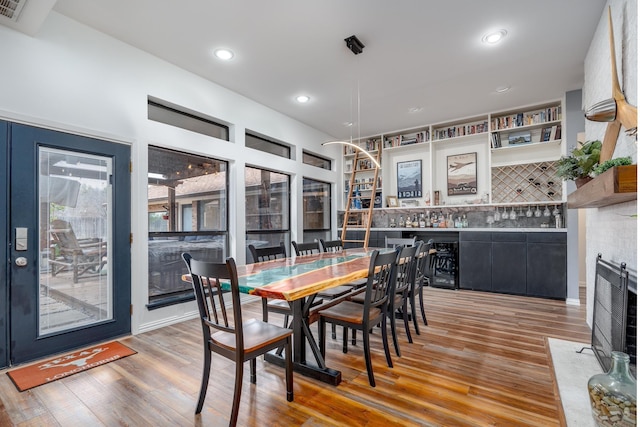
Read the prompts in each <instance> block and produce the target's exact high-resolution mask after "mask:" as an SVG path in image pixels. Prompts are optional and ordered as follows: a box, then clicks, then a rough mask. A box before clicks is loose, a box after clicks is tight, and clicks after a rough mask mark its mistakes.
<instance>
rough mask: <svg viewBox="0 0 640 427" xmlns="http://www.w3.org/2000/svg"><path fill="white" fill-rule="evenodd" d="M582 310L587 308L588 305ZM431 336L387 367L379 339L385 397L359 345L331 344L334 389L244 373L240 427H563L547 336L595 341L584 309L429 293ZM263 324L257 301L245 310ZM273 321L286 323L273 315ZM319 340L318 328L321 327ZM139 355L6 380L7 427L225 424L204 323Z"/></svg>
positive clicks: (2, 383) (223, 374) (2, 378)
mask: <svg viewBox="0 0 640 427" xmlns="http://www.w3.org/2000/svg"><path fill="white" fill-rule="evenodd" d="M582 298H583V303H584V297H582ZM425 302H426V304H427V317H428V321H429V326H424V325H423V324H422V323H421V324H420V327H421V335H419V336H418V335H415V331H413V330H412V332H413V339H414V343H413V344H409V343H408V342H407V340H406V336H405V334H404V328H402V327H399V328H398V331H399V334H400V336H399V339H400V345H401V351H402V357H396V356H395V354H393V352H392V357H393V362H394V367H393V368H388V367H387V365H386V363H385V358H384V352H383V350H382V344H381V342H380V332H379V330H374V333H373V334H372V348H373V355H372V358H373V367H374V372H375V376H376V383H377V387H375V388H372V387H370V386H369V383H368V380H367V373H366V369H365V366H364V358H363V356H362V345H361V344H362V342H361V337H359V338H360V340H359V341H358V345H357V346H355V347H353V346H350V347H349V353H348V354H343V353H342V351H341V343H340V341H334V340H332V339H331V338H330V337H328V338H327V364H328V365H329V366H331V367H334V368H336V369H339V370H341V371H342V383H341V384H340V385H339V386H338V387H333V386H329V385H326V384H323V383H320V382H318V381H315V380H311V379H308V378H306V377H304V376H301V375H298V374H294V387H295V388H294V390H295V400H294V402H291V403H288V402H287V401H286V397H285V384H284V370H283V369H281V368H280V367H277V366H274V365H271V364H269V363H266V362H263V361H262V360H259V361H258V379H257V384H256V385H253V384H251V383H250V382H249V373H248V369H249V367H248V364H245V376H244V387H243V393H242V408H241V411H240V415H239V419H238V425H241V426H292V425H301V426H307V427H311V426H345V425H351V426H364V425H367V426H389V427H390V426H557V425H562V422H563V421H561V420H563V416H562V414H561V413H560V412H559V404H558V401H557V396H556V391H555V386H554V385H553V372H552V367H551V361H550V357H549V356H548V355H547V349H546V344H545V343H546V342H545V337H554V338H559V339H566V340H573V341H579V342H585V343H588V342H590V331H589V328H588V326H587V324H586V322H585V307H584V304H583V305H581V306H580V307H577V306H568V305H566V304H565V303H564V302H563V301H552V300H545V299H537V298H526V297H516V296H508V295H500V294H491V293H482V292H471V291H451V290H445V289H434V288H425ZM243 315H244V316H245V317H260V303H259V301H257V300H256V301H255V302H251V303H248V304H246V305H245V306H244V311H243ZM271 317H272V318H273V319H272V320H273V322H274V323H277V324H280V322H281V318H280V317H279V316H276V315H272V316H271ZM313 329H314V330H315V331H317V328H316V327H315V325H314V328H313ZM119 341H120V342H122V343H123V344H125V345H127V346H129V347H131V348H133V349H134V350H136V351H137V352H138V354H136V355H133V356H130V357H127V358H124V359H122V360H118V361H115V362H112V363H109V364H107V365H103V366H100V367H97V368H94V369H91V370H89V371H85V372H82V373H79V374H76V375H73V376H71V377H68V378H64V379H62V380H58V381H56V382H54V383H51V384H47V385H44V386H40V387H37V388H35V389H32V390H29V391H26V392H23V393H20V392H18V391H17V389H16V388H15V387H14V386H13V384H12V383H11V381H10V380H9V378H8V376H7V375H0V403H1V406H0V425H1V426H10V425H15V426H88V425H91V426H115V425H126V426H191V425H195V426H200V425H202V426H224V425H227V424H228V416H229V413H230V411H231V406H230V405H231V399H232V395H233V376H234V370H233V365H232V363H231V362H229V361H227V360H226V359H224V358H222V357H216V356H215V355H214V357H213V366H212V374H211V380H210V383H209V390H208V393H207V398H206V401H205V406H204V409H203V412H202V415H201V416H197V417H196V416H194V414H193V412H194V409H195V405H196V400H197V395H198V391H199V387H200V376H201V369H202V366H201V365H202V354H201V353H202V350H201V344H200V325H199V322H198V320H190V321H186V322H183V323H180V324H177V325H173V326H169V327H165V328H162V329H158V330H155V331H151V332H147V333H144V334H140V335H137V336H132V337H126V338H123V339H120V340H119Z"/></svg>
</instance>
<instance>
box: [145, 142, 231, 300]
mask: <svg viewBox="0 0 640 427" xmlns="http://www.w3.org/2000/svg"><path fill="white" fill-rule="evenodd" d="M226 171H227V163H226V162H223V161H220V160H215V159H211V158H208V157H203V156H197V155H193V154H187V153H182V152H178V151H173V150H167V149H164V148H158V147H149V174H148V186H147V192H148V220H149V308H157V307H161V306H164V305H168V304H173V303H176V302H182V301H185V300H187V299H193V290H192V288H191V284H189V283H185V282H183V281H182V280H181V278H180V276H181V275H182V274H184V273H186V272H187V271H186V268H185V266H184V262H183V261H182V258H181V254H182V252H189V253H190V254H191V255H192V256H193V257H194V258H195V259H207V260H210V261H220V262H223V261H224V260H225V259H226V257H227V253H228V218H227V217H228V215H227V212H228V207H227V206H228V201H227V199H228V197H227V194H228V177H227V173H226Z"/></svg>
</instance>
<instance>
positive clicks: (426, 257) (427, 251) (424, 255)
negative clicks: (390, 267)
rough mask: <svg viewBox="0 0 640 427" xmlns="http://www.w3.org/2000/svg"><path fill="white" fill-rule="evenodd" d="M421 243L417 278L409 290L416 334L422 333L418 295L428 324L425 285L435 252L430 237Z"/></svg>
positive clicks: (426, 324)
mask: <svg viewBox="0 0 640 427" xmlns="http://www.w3.org/2000/svg"><path fill="white" fill-rule="evenodd" d="M417 243H419V244H420V246H419V247H418V250H417V251H416V261H415V265H414V267H415V271H416V272H415V280H414V282H413V283H414V284H413V286H412V288H411V290H410V292H409V303H410V304H411V317H412V318H413V326H414V327H415V329H416V334H418V335H420V329H418V320H417V316H416V312H417V310H416V296H417V297H418V302H419V304H420V314H421V315H422V321H423V322H424V324H425V326H428V325H429V323H428V322H427V315H426V313H425V310H424V285H425V284H428V283H429V265H430V263H431V257H432V256H433V253H432V252H431V249H433V239H429V241H427V243H424V242H422V241H420V242H417Z"/></svg>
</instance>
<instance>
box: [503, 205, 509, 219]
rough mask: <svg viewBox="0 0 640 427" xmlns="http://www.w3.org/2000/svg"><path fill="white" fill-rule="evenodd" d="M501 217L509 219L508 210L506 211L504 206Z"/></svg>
mask: <svg viewBox="0 0 640 427" xmlns="http://www.w3.org/2000/svg"><path fill="white" fill-rule="evenodd" d="M502 219H509V212H507V207H506V206H505V207H504V210H503V211H502Z"/></svg>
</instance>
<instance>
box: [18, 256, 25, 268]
mask: <svg viewBox="0 0 640 427" xmlns="http://www.w3.org/2000/svg"><path fill="white" fill-rule="evenodd" d="M27 264H28V262H27V259H26V258H25V257H23V256H21V257H18V258H16V265H17V266H18V267H26V265H27Z"/></svg>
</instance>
